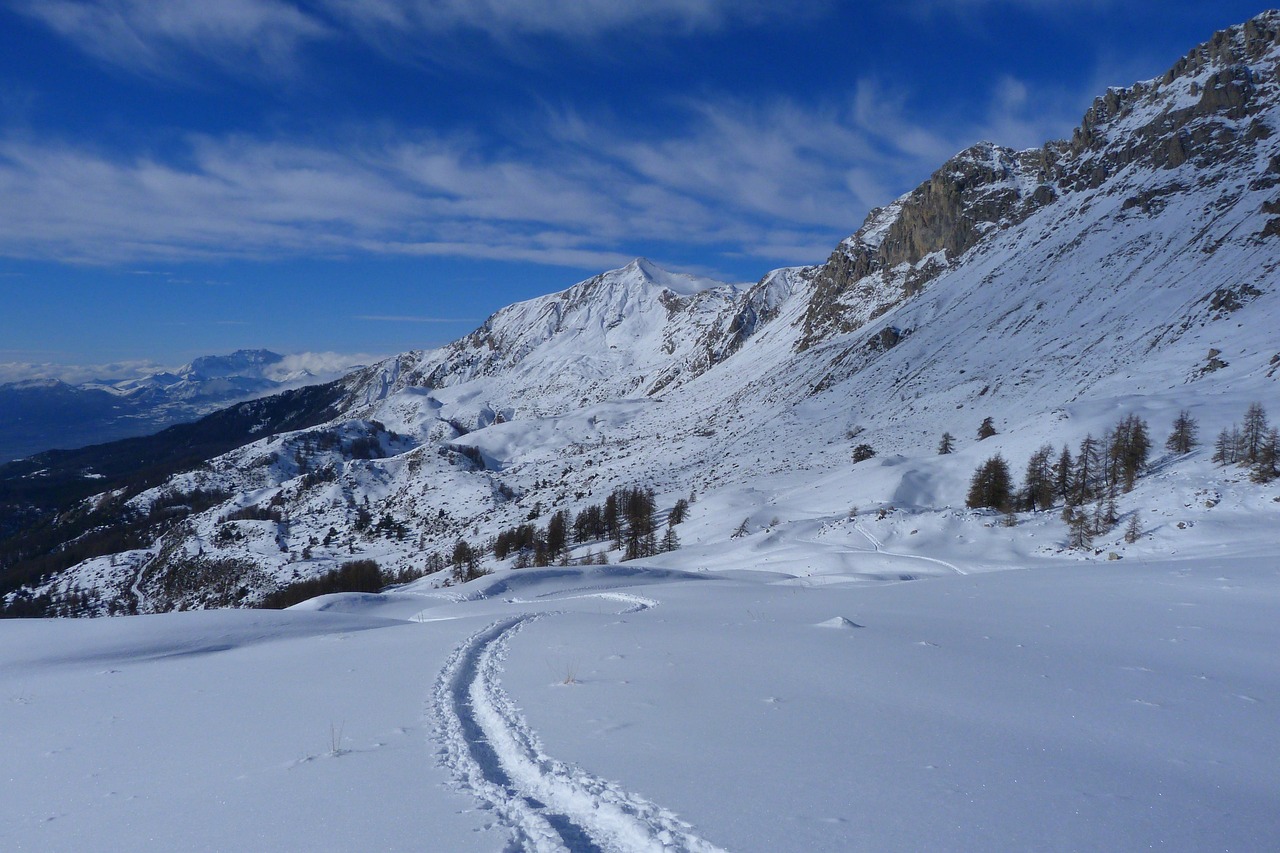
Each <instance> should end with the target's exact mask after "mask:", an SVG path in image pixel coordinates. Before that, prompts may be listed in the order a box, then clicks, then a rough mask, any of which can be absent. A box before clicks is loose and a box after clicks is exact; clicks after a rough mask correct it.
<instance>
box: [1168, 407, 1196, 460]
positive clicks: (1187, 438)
mask: <svg viewBox="0 0 1280 853" xmlns="http://www.w3.org/2000/svg"><path fill="white" fill-rule="evenodd" d="M1199 429H1200V426H1199V424H1197V423H1196V420H1195V418H1193V417H1191V413H1190V412H1188V411H1187V410H1186V409H1183V410H1182V411H1180V412H1178V416H1177V417H1176V418H1174V420H1173V431H1172V432H1170V433H1169V438H1168V439H1167V440H1166V441H1165V443H1164V449H1165V450H1167V451H1169V452H1170V453H1190V452H1191V450H1192V448H1194V447H1195V446H1196V433H1197V432H1198V431H1199Z"/></svg>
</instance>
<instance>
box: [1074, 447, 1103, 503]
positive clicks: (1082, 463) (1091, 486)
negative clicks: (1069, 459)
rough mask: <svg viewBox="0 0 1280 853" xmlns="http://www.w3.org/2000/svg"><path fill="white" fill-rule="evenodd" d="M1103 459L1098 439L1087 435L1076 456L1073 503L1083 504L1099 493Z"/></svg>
mask: <svg viewBox="0 0 1280 853" xmlns="http://www.w3.org/2000/svg"><path fill="white" fill-rule="evenodd" d="M1101 474H1102V471H1101V460H1100V459H1099V457H1098V440H1097V439H1095V438H1094V437H1093V436H1092V435H1086V436H1085V437H1084V440H1083V441H1081V442H1080V452H1079V454H1078V455H1077V456H1076V469H1075V475H1074V477H1073V478H1072V493H1071V503H1073V504H1075V505H1076V506H1083V505H1084V504H1087V503H1088V502H1089V501H1091V500H1092V499H1093V497H1094V495H1096V494H1097V483H1098V480H1099V479H1100V478H1101Z"/></svg>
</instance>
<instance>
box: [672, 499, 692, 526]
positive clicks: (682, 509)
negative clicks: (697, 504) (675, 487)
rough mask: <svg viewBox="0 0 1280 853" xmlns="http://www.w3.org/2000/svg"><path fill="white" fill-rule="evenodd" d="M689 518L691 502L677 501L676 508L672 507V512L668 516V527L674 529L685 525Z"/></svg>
mask: <svg viewBox="0 0 1280 853" xmlns="http://www.w3.org/2000/svg"><path fill="white" fill-rule="evenodd" d="M688 517H689V502H688V501H687V500H685V499H684V498H680V499H679V500H678V501H676V504H675V506H673V507H671V512H670V513H668V514H667V526H668V527H673V526H675V525H677V524H683V523H684V520H685V519H686V518H688Z"/></svg>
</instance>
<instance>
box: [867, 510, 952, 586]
mask: <svg viewBox="0 0 1280 853" xmlns="http://www.w3.org/2000/svg"><path fill="white" fill-rule="evenodd" d="M853 528H854V529H855V530H857V531H858V532H859V533H861V534H862V536H863V538H864V539H866V540H867V541H868V542H870V543H871V547H872V548H874V549H875V552H876V553H877V554H884V555H885V556H886V557H904V558H906V559H908V560H923V561H924V562H926V563H936V564H937V565H939V566H945V567H946V568H948V569H950V570H951V571H953V572H955V573H956V574H958V575H967V574H969V573H968V572H966V571H965V570H964V569H962V568H960V567H959V566H957V565H955V564H954V563H948V562H947V561H946V560H939V559H938V558H937V557H922V556H920V555H919V554H902V553H899V552H897V551H886V550H885V549H884V546H883V545H881V544H880V540H879V539H877V538H876V537H875V536H873V535H872V534H871V531H869V530H867V529H866V528H865V527H863V526H862V525H861V524H859V523H858V522H854V524H853Z"/></svg>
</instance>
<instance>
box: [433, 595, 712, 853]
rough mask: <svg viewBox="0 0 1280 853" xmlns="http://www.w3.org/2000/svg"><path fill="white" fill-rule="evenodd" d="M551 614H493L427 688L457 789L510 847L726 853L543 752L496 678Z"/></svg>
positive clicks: (635, 605) (576, 852)
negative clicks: (517, 639) (498, 826)
mask: <svg viewBox="0 0 1280 853" xmlns="http://www.w3.org/2000/svg"><path fill="white" fill-rule="evenodd" d="M602 597H603V596H602ZM608 597H610V598H613V599H614V600H617V601H621V602H622V603H626V604H628V605H630V606H629V607H628V608H627V610H626V611H624V612H635V611H637V610H644V609H647V608H649V607H651V606H653V605H654V604H655V603H656V602H652V601H651V600H649V599H641V598H640V597H639V596H628V595H625V594H618V595H616V596H615V595H610V596H608ZM554 615H555V614H547V613H525V614H521V615H517V616H510V617H507V618H504V619H500V620H498V621H497V622H494V623H493V624H491V625H489V626H487V627H485V628H484V629H482V630H480V631H477V632H476V633H475V634H473V635H472V636H471V637H469V638H468V639H467V640H466V641H465V642H463V643H462V645H460V646H459V647H458V648H457V649H455V650H454V652H453V654H452V656H451V657H450V658H449V660H448V662H447V663H446V664H445V667H444V669H443V670H442V671H441V673H440V676H439V678H438V679H437V681H436V685H435V691H434V695H433V700H434V711H435V716H436V722H437V730H436V737H437V738H438V739H439V741H440V743H441V750H440V754H441V761H442V763H443V764H444V765H445V766H446V767H447V768H448V769H449V770H450V771H451V772H452V775H453V778H454V781H455V783H456V784H457V786H458V787H459V788H460V789H462V790H465V791H467V792H469V793H471V794H472V795H473V796H475V797H476V798H477V799H478V800H480V801H481V802H482V803H483V804H484V806H485V807H486V808H490V809H492V810H493V811H494V813H495V814H497V815H498V816H499V819H500V820H501V821H502V822H503V823H505V824H506V825H507V826H509V827H510V828H511V831H512V838H511V842H510V843H509V844H508V845H507V848H506V851H508V853H515V851H537V853H543V852H544V851H547V853H550V851H570V853H631V851H688V853H723V851H722V850H721V848H719V847H716V846H715V845H713V844H711V843H709V842H707V841H705V840H703V839H702V838H700V837H698V836H697V835H696V834H694V832H693V827H691V826H690V825H689V824H687V823H685V822H684V821H682V820H680V819H679V818H678V817H676V815H675V814H673V813H672V812H670V811H668V810H666V809H664V808H662V807H660V806H658V805H655V804H654V803H651V802H649V801H648V800H645V799H644V798H643V797H640V796H638V795H636V794H632V793H630V792H627V791H625V790H623V789H622V788H621V787H619V786H618V785H616V784H614V783H612V782H608V781H605V780H603V779H599V778H597V777H595V776H592V775H591V774H590V773H587V772H586V771H585V770H582V769H581V768H579V767H575V766H573V765H570V764H566V763H565V762H563V761H559V760H557V759H555V758H552V757H550V756H548V755H546V754H545V753H544V752H543V751H542V745H541V743H540V742H539V740H538V738H537V735H536V734H535V733H534V732H533V730H532V729H530V727H529V725H528V723H527V722H526V721H525V719H524V717H523V716H522V715H521V713H520V711H519V709H518V708H517V707H516V706H515V704H514V703H513V702H512V701H511V699H510V697H508V696H507V694H506V692H505V691H504V690H503V689H502V686H501V683H500V681H499V675H500V674H501V672H502V661H503V659H504V658H505V656H506V651H507V644H508V643H509V641H510V639H511V637H513V636H514V635H515V634H516V633H518V632H519V631H520V630H521V629H522V628H523V627H524V626H525V625H528V624H529V623H530V622H532V621H534V620H535V619H539V618H544V617H547V616H554Z"/></svg>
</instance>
